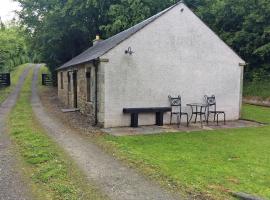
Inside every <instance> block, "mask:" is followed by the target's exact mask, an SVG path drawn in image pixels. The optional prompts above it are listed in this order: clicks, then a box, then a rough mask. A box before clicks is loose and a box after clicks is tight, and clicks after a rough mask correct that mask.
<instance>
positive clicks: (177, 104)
mask: <svg viewBox="0 0 270 200" xmlns="http://www.w3.org/2000/svg"><path fill="white" fill-rule="evenodd" d="M168 98H169V101H170V104H171V108H172V111H171V119H170V124H172V117H173V115H176V116H177V124H178V127H179V126H180V124H181V119H182V115H186V116H187V126H188V124H189V121H188V120H189V117H188V113H186V112H182V103H181V96H180V95H179V96H178V97H171V96H168Z"/></svg>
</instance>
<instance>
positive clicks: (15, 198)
mask: <svg viewBox="0 0 270 200" xmlns="http://www.w3.org/2000/svg"><path fill="white" fill-rule="evenodd" d="M29 70H30V68H29V67H28V68H26V69H25V70H24V72H23V74H22V75H21V77H20V80H19V82H18V84H17V86H16V87H15V89H14V90H13V92H12V93H11V94H10V95H9V96H8V98H7V99H6V100H5V101H4V102H3V103H2V104H1V105H0V199H1V200H9V199H12V200H24V199H30V198H29V197H28V195H27V194H28V191H29V190H28V186H27V184H26V183H25V182H24V181H23V180H22V178H21V175H20V172H18V168H17V167H16V166H17V162H16V158H15V157H14V151H13V149H12V146H11V141H10V139H9V136H8V134H7V130H6V127H5V124H6V118H7V115H8V114H9V112H10V110H11V109H12V107H13V106H14V105H15V104H16V100H17V98H18V95H19V93H20V90H21V88H22V85H23V83H24V80H25V78H26V76H27V74H28V72H29Z"/></svg>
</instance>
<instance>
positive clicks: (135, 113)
mask: <svg viewBox="0 0 270 200" xmlns="http://www.w3.org/2000/svg"><path fill="white" fill-rule="evenodd" d="M171 111H172V109H171V107H148V108H124V109H123V113H125V114H131V125H130V126H131V127H138V117H139V113H156V125H158V126H163V115H164V113H166V112H171Z"/></svg>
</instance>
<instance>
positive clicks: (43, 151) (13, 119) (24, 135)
mask: <svg viewBox="0 0 270 200" xmlns="http://www.w3.org/2000/svg"><path fill="white" fill-rule="evenodd" d="M32 74H33V70H31V72H30V74H29V76H28V77H27V79H26V82H25V84H24V86H23V89H22V91H21V94H20V97H19V99H18V102H17V104H16V106H15V107H14V108H13V110H12V112H11V114H10V116H9V132H10V135H11V138H12V141H13V143H14V144H15V146H16V149H17V151H18V154H19V157H21V161H22V166H23V167H22V168H23V169H24V174H25V175H26V177H27V178H28V179H29V180H30V182H31V186H32V187H33V188H32V190H33V194H34V198H33V199H44V200H46V199H59V200H60V199H61V200H63V199H74V200H77V199H87V200H88V199H90V200H91V199H92V200H99V199H104V198H103V196H102V195H100V193H99V192H98V191H97V190H96V189H95V187H93V186H92V185H90V184H89V183H88V182H87V181H86V180H85V178H84V177H85V176H84V174H82V172H81V171H79V170H78V168H77V166H76V165H75V164H74V163H73V162H72V161H71V159H70V158H69V157H68V156H67V155H66V154H65V153H64V152H63V151H62V150H61V149H60V148H59V147H58V146H57V145H56V144H55V143H54V142H53V141H52V140H51V139H50V138H49V137H48V136H47V135H46V133H45V131H44V130H43V129H42V128H41V127H40V125H39V123H38V122H37V121H36V119H35V117H34V115H33V111H32V107H31V104H30V97H31V81H32Z"/></svg>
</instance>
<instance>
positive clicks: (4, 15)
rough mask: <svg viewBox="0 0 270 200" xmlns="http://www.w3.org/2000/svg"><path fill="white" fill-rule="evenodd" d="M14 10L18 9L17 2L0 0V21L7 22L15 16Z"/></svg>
mask: <svg viewBox="0 0 270 200" xmlns="http://www.w3.org/2000/svg"><path fill="white" fill-rule="evenodd" d="M14 10H20V6H19V3H17V2H14V1H13V0H0V16H1V19H2V21H4V22H7V21H9V20H11V19H13V18H14V17H15V13H14Z"/></svg>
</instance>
